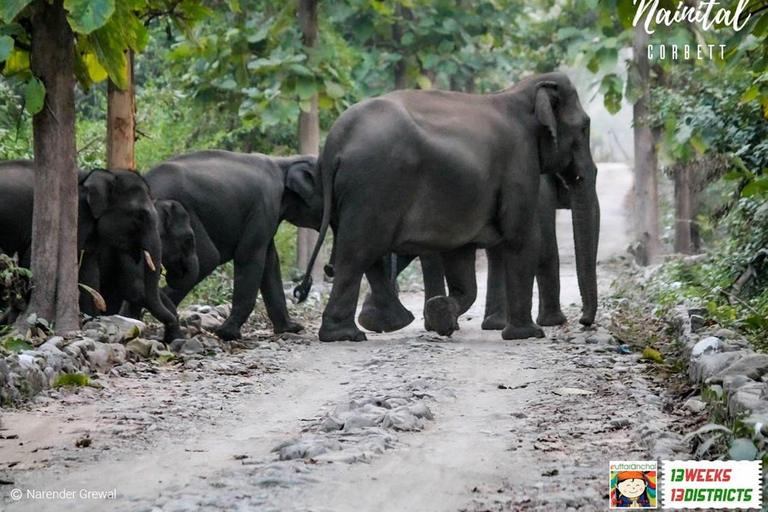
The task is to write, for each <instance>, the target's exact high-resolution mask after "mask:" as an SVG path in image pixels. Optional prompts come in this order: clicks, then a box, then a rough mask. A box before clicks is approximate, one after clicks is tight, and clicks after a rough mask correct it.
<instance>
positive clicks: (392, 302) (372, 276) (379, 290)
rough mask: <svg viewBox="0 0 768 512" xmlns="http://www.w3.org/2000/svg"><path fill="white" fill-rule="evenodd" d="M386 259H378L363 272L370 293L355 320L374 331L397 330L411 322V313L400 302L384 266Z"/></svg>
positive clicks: (391, 279)
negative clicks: (369, 286) (369, 287)
mask: <svg viewBox="0 0 768 512" xmlns="http://www.w3.org/2000/svg"><path fill="white" fill-rule="evenodd" d="M388 260H390V258H383V259H379V260H378V261H377V262H376V263H374V264H373V266H372V267H371V268H369V269H368V270H367V271H366V272H365V275H366V276H367V277H368V282H369V283H370V285H371V291H372V293H371V294H370V295H368V296H367V297H366V300H365V303H363V309H362V311H361V312H360V316H359V317H358V319H357V320H358V322H359V323H360V325H362V326H363V327H364V328H366V329H368V330H370V331H374V332H392V331H397V330H400V329H402V328H403V327H405V326H407V325H408V324H410V323H411V322H413V314H412V313H411V312H410V311H408V310H407V309H406V308H405V306H403V304H402V303H401V302H400V299H399V298H398V297H397V289H396V288H395V286H394V283H393V276H391V274H390V272H387V269H386V268H385V265H386V264H389V261H388ZM396 277H397V276H394V278H396Z"/></svg>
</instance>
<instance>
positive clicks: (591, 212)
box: [570, 180, 600, 325]
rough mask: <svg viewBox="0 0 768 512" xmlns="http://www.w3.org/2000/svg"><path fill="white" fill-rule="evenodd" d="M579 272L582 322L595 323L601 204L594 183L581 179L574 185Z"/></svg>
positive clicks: (572, 203) (574, 227) (573, 206)
mask: <svg viewBox="0 0 768 512" xmlns="http://www.w3.org/2000/svg"><path fill="white" fill-rule="evenodd" d="M570 188H571V210H572V215H573V239H574V245H575V249H576V275H577V277H578V280H579V291H580V292H581V301H582V304H583V306H582V307H583V309H582V316H581V320H579V322H580V323H581V324H583V325H592V323H593V322H594V321H595V314H596V313H597V242H598V238H599V234H600V204H599V203H598V200H597V193H596V192H595V188H594V183H592V184H587V183H585V180H579V181H578V182H577V183H574V184H573V185H572V186H571V187H570Z"/></svg>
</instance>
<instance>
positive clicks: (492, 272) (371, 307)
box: [357, 174, 571, 336]
mask: <svg viewBox="0 0 768 512" xmlns="http://www.w3.org/2000/svg"><path fill="white" fill-rule="evenodd" d="M570 208H571V199H570V195H569V193H568V188H567V187H566V186H565V184H564V183H563V182H562V180H560V178H559V177H558V176H556V175H553V174H545V175H543V176H542V177H541V184H540V185H539V201H538V209H537V214H538V221H539V229H540V230H541V248H540V253H539V262H538V266H537V268H536V284H537V285H538V288H539V314H538V317H537V318H536V323H537V324H538V325H541V326H553V325H562V324H565V323H566V322H567V321H568V319H567V318H566V317H565V315H564V314H563V312H562V309H561V308H560V256H559V253H558V246H557V229H556V225H555V220H556V217H555V212H556V210H558V209H570ZM391 257H392V258H394V260H392V261H386V258H385V262H384V265H385V270H388V269H392V270H391V271H390V276H391V277H390V278H391V285H392V286H397V276H399V275H400V273H401V272H402V271H403V270H405V268H406V267H407V266H408V265H409V264H410V263H411V262H412V261H413V260H414V259H415V256H410V255H396V254H393V255H391ZM419 259H420V260H421V261H420V263H421V268H422V274H423V278H424V302H425V309H426V303H428V302H429V301H430V300H431V299H432V298H434V297H444V296H445V295H446V289H445V268H444V266H443V262H442V257H441V255H439V254H422V255H420V256H419ZM488 263H489V265H488V277H487V287H486V289H487V296H486V301H485V315H484V318H483V323H482V328H483V329H484V330H501V329H503V328H504V327H505V323H506V311H505V310H506V292H505V290H504V268H503V266H502V267H501V268H499V267H500V266H499V265H498V264H497V263H498V262H496V261H493V260H489V262H488ZM392 272H394V274H393V273H392ZM451 286H456V284H455V283H448V287H449V288H450V287H451ZM381 300H385V298H384V299H382V298H379V297H377V298H374V297H373V295H372V294H370V293H369V294H368V295H367V296H366V298H365V302H364V303H363V307H362V310H361V311H360V316H359V317H358V319H357V321H358V323H359V324H360V325H361V326H362V327H363V328H365V329H368V330H369V331H374V332H392V331H396V330H398V329H402V328H403V327H405V326H406V325H408V324H410V323H411V321H413V315H408V316H405V317H401V318H391V317H387V316H386V315H385V314H384V313H385V312H386V311H392V310H393V309H394V308H391V307H388V308H378V307H377V306H376V304H377V302H381ZM424 328H425V329H426V330H428V331H436V332H437V333H438V334H441V335H444V336H450V335H451V334H452V333H453V331H454V330H457V329H458V323H456V324H455V325H449V324H446V325H442V326H441V325H437V326H432V325H429V324H428V323H427V322H426V321H425V325H424Z"/></svg>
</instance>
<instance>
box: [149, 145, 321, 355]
mask: <svg viewBox="0 0 768 512" xmlns="http://www.w3.org/2000/svg"><path fill="white" fill-rule="evenodd" d="M316 173H317V170H316V158H315V157H314V156H293V157H286V158H273V157H268V156H266V155H261V154H242V153H232V152H229V151H200V152H196V153H190V154H188V155H184V156H180V157H176V158H173V159H171V160H168V161H167V162H164V163H162V164H160V165H158V166H157V167H155V168H154V169H152V170H151V171H149V173H148V174H147V175H146V179H147V182H149V184H150V187H151V189H152V193H153V195H154V196H155V197H156V198H158V199H173V200H175V201H178V202H179V203H181V204H182V205H184V207H185V208H186V210H187V212H188V213H189V217H190V220H191V223H192V229H193V230H194V232H195V245H196V252H197V257H198V260H199V268H200V271H199V273H198V276H197V279H196V281H195V283H187V284H185V285H184V286H182V285H179V284H178V283H176V284H174V283H171V282H169V287H168V288H166V289H165V292H166V293H167V294H168V297H169V298H170V299H171V300H172V301H173V303H174V304H177V305H178V304H179V302H181V301H182V299H184V297H185V296H186V295H187V294H188V293H189V292H190V290H191V289H192V288H193V286H194V284H196V283H197V282H200V281H202V280H203V279H205V278H206V277H207V276H208V275H209V274H210V273H211V272H213V270H214V269H215V268H216V267H218V266H219V265H221V264H223V263H226V262H228V261H234V265H235V282H234V295H233V298H232V313H231V314H230V316H229V318H228V319H227V320H226V321H225V322H224V324H223V325H222V326H221V327H219V328H218V329H217V330H216V334H217V335H218V336H219V337H221V338H222V339H224V340H233V339H237V338H240V336H241V335H240V328H241V327H242V325H243V324H244V323H245V321H246V320H247V319H248V316H249V315H250V314H251V312H252V311H253V308H254V306H255V304H256V295H257V294H258V291H259V289H261V292H262V294H263V296H264V305H265V306H266V309H267V314H268V315H269V318H270V320H271V321H272V325H273V327H274V330H275V332H276V333H280V332H298V331H300V330H301V329H302V328H303V327H302V326H301V325H299V324H297V323H295V322H293V321H291V320H290V319H289V318H288V311H287V309H286V304H285V294H284V293H283V283H282V279H281V277H280V261H279V259H278V255H277V251H276V249H275V244H274V241H273V237H274V235H275V233H276V232H277V227H278V225H279V224H280V222H281V221H282V220H287V221H289V222H291V223H292V224H295V225H297V226H300V227H309V228H314V229H316V228H317V227H318V226H319V224H320V219H321V217H322V207H323V205H322V197H321V194H320V193H319V192H318V191H319V188H318V187H319V184H320V178H319V177H318V176H317V174H316Z"/></svg>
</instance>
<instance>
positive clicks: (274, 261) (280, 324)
mask: <svg viewBox="0 0 768 512" xmlns="http://www.w3.org/2000/svg"><path fill="white" fill-rule="evenodd" d="M261 296H262V297H263V298H264V307H265V308H266V309H267V316H269V319H270V320H271V321H272V328H273V329H274V331H275V334H281V333H284V332H299V331H301V330H303V329H304V326H303V325H301V324H299V323H297V322H294V321H292V320H291V318H290V317H289V316H288V308H287V307H286V304H285V293H284V292H283V279H282V277H281V276H280V258H279V257H278V255H277V249H276V248H275V241H274V239H273V240H272V241H271V242H269V247H268V248H267V259H266V264H265V267H264V275H263V276H262V278H261Z"/></svg>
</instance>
